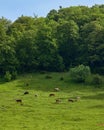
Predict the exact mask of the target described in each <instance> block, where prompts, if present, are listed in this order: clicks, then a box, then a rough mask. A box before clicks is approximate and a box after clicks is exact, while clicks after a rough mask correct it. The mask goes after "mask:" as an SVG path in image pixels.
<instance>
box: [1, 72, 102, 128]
mask: <svg viewBox="0 0 104 130" xmlns="http://www.w3.org/2000/svg"><path fill="white" fill-rule="evenodd" d="M46 75H47V74H26V75H25V74H24V75H21V76H19V77H18V79H17V80H14V81H11V82H7V83H0V130H104V87H102V88H94V86H87V85H84V84H74V83H72V82H71V81H70V80H69V78H68V73H49V75H51V76H52V78H51V79H46V78H45V77H46ZM62 76H63V77H64V80H62V81H61V80H60V77H62ZM26 83H28V84H29V86H26ZM55 87H58V88H60V91H59V92H53V90H54V88H55ZM25 91H28V92H29V94H27V95H24V92H25ZM50 93H54V94H55V96H53V97H49V94H50ZM35 94H37V95H38V96H37V97H35ZM77 96H80V100H79V101H77V102H68V99H69V98H76V97H77ZM57 98H60V99H61V102H60V103H59V104H57V103H56V102H55V100H56V99H57ZM16 99H22V101H23V104H22V105H21V104H20V103H17V102H16Z"/></svg>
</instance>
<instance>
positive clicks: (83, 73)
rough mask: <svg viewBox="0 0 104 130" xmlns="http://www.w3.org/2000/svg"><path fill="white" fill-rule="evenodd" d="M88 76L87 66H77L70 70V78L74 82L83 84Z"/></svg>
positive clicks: (88, 69)
mask: <svg viewBox="0 0 104 130" xmlns="http://www.w3.org/2000/svg"><path fill="white" fill-rule="evenodd" d="M90 74H91V72H90V68H89V66H84V65H79V66H76V67H75V68H71V69H70V77H71V79H72V80H73V81H75V82H85V80H86V78H87V77H88V76H89V75H90Z"/></svg>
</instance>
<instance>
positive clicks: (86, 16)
mask: <svg viewBox="0 0 104 130" xmlns="http://www.w3.org/2000/svg"><path fill="white" fill-rule="evenodd" d="M80 64H83V65H87V66H89V67H90V68H91V71H92V72H93V73H99V74H102V75H103V74H104V5H94V6H92V7H88V6H72V7H67V8H63V7H62V6H60V7H59V9H58V10H55V9H52V10H50V12H49V13H48V14H47V16H46V17H38V16H36V15H34V16H33V17H30V16H24V15H21V16H20V17H18V18H17V19H16V20H15V21H14V22H12V21H11V20H8V19H6V18H4V17H2V18H0V76H4V75H5V73H6V72H9V73H11V74H15V73H24V72H36V71H49V72H63V71H68V70H69V69H70V68H72V67H75V66H78V65H80Z"/></svg>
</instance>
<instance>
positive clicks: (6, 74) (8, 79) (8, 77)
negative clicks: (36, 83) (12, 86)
mask: <svg viewBox="0 0 104 130" xmlns="http://www.w3.org/2000/svg"><path fill="white" fill-rule="evenodd" d="M11 79H12V75H11V74H10V72H9V71H6V73H5V75H4V80H5V81H6V82H9V81H10V80H11Z"/></svg>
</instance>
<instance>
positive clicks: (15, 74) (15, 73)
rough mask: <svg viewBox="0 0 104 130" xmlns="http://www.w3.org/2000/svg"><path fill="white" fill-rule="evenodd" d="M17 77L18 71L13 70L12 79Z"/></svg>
mask: <svg viewBox="0 0 104 130" xmlns="http://www.w3.org/2000/svg"><path fill="white" fill-rule="evenodd" d="M16 78H17V71H13V72H12V79H16Z"/></svg>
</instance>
